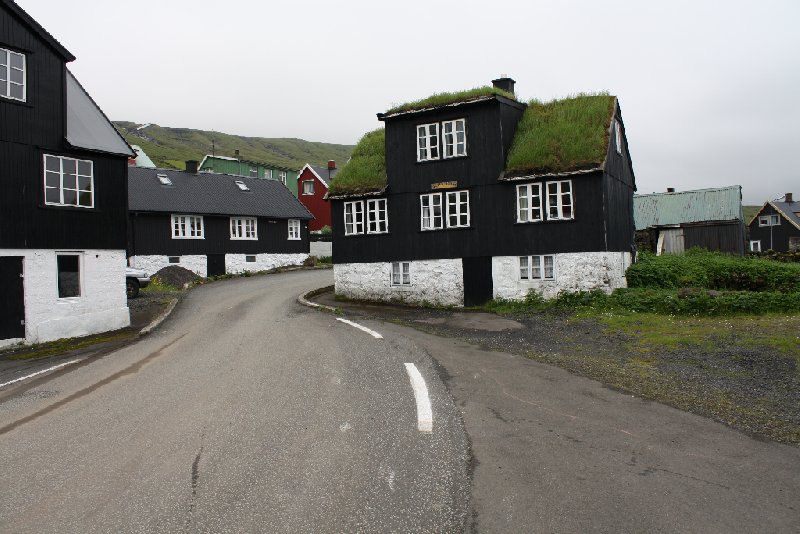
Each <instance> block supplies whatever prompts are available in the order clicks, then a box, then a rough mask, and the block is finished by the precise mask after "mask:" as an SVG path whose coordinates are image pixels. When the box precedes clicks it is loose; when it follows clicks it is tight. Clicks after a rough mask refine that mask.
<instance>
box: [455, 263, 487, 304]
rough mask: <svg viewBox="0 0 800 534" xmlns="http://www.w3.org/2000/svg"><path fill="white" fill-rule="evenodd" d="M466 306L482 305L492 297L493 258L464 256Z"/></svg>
mask: <svg viewBox="0 0 800 534" xmlns="http://www.w3.org/2000/svg"><path fill="white" fill-rule="evenodd" d="M461 265H462V268H463V269H464V306H480V305H481V304H485V303H486V302H488V301H489V300H491V299H492V289H493V287H492V258H491V256H481V257H479V258H462V259H461Z"/></svg>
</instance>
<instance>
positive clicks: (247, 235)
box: [231, 217, 258, 239]
mask: <svg viewBox="0 0 800 534" xmlns="http://www.w3.org/2000/svg"><path fill="white" fill-rule="evenodd" d="M231 239H258V224H257V223H256V219H255V218H252V217H231Z"/></svg>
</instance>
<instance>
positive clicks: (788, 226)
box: [748, 193, 800, 252]
mask: <svg viewBox="0 0 800 534" xmlns="http://www.w3.org/2000/svg"><path fill="white" fill-rule="evenodd" d="M749 230H750V242H749V247H748V248H749V250H750V252H762V251H765V250H775V251H778V252H798V251H800V202H798V201H796V200H794V197H793V196H792V193H786V195H784V196H783V198H782V199H778V200H771V201H769V202H765V203H764V205H763V206H762V207H761V209H760V210H759V212H758V213H757V214H756V216H755V217H753V220H752V221H750V224H749Z"/></svg>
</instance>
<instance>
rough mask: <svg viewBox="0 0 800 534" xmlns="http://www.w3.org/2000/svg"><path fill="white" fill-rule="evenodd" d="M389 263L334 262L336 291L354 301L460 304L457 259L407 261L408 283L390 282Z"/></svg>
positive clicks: (460, 278) (461, 278)
mask: <svg viewBox="0 0 800 534" xmlns="http://www.w3.org/2000/svg"><path fill="white" fill-rule="evenodd" d="M391 275H392V264H391V263H342V264H334V266H333V278H334V284H335V286H336V294H337V295H341V296H343V297H346V298H350V299H357V300H378V301H394V302H404V303H408V304H422V303H430V304H434V305H437V306H463V305H464V275H463V269H462V266H461V259H460V258H457V259H446V260H420V261H412V262H411V285H410V286H392V285H391Z"/></svg>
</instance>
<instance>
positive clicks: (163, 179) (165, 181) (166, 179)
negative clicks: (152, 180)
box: [156, 174, 172, 185]
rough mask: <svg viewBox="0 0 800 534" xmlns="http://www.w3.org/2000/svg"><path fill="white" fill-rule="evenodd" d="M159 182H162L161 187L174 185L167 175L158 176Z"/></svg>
mask: <svg viewBox="0 0 800 534" xmlns="http://www.w3.org/2000/svg"><path fill="white" fill-rule="evenodd" d="M156 177H158V181H159V182H161V185H172V180H170V179H169V176H167V175H166V174H157V175H156Z"/></svg>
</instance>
